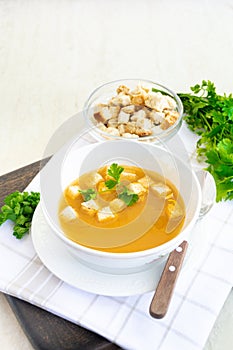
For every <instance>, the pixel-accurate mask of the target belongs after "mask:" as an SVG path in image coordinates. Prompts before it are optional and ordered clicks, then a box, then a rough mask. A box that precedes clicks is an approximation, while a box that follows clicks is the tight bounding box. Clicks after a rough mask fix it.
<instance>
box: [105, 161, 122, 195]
mask: <svg viewBox="0 0 233 350" xmlns="http://www.w3.org/2000/svg"><path fill="white" fill-rule="evenodd" d="M123 170H124V168H123V167H121V166H119V165H118V164H116V163H113V164H111V166H110V167H109V169H108V175H109V176H111V177H113V179H114V180H112V179H110V180H107V181H105V185H106V186H107V187H108V188H109V189H112V188H114V187H115V186H116V185H117V184H119V182H120V175H121V173H122V171H123Z"/></svg>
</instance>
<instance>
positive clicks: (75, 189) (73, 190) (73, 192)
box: [67, 185, 81, 199]
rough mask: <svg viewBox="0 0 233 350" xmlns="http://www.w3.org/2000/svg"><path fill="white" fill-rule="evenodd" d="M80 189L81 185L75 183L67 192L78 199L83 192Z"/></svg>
mask: <svg viewBox="0 0 233 350" xmlns="http://www.w3.org/2000/svg"><path fill="white" fill-rule="evenodd" d="M79 190H80V187H79V186H77V185H73V186H69V187H68V189H67V193H68V195H69V196H70V197H71V198H72V199H76V198H78V197H80V196H81V193H80V192H79Z"/></svg>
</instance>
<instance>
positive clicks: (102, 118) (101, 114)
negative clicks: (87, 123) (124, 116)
mask: <svg viewBox="0 0 233 350" xmlns="http://www.w3.org/2000/svg"><path fill="white" fill-rule="evenodd" d="M111 116H112V115H111V111H110V109H109V108H108V106H106V105H104V104H99V105H97V106H96V108H95V113H94V118H95V120H96V121H97V122H101V123H106V121H107V120H109V119H110V118H111Z"/></svg>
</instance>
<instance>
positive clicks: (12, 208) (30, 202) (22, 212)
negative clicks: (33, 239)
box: [0, 191, 40, 239]
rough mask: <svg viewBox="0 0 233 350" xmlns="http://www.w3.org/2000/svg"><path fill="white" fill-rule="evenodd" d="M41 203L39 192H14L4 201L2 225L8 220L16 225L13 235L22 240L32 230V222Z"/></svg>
mask: <svg viewBox="0 0 233 350" xmlns="http://www.w3.org/2000/svg"><path fill="white" fill-rule="evenodd" d="M39 201H40V193H39V192H30V193H28V192H22V193H21V192H19V191H16V192H13V193H11V194H9V195H8V196H7V197H6V198H5V199H4V203H5V204H4V205H3V206H2V208H1V211H0V225H2V224H3V223H4V222H5V221H6V220H11V221H13V222H14V223H15V225H14V228H13V235H14V236H15V237H16V238H17V239H21V238H22V237H23V236H24V235H25V234H26V233H27V232H28V231H29V229H30V227H31V221H32V217H33V214H34V211H35V209H36V207H37V204H38V203H39Z"/></svg>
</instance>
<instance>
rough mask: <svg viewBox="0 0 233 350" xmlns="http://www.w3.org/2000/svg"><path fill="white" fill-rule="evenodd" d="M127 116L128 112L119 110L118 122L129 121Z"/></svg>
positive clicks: (124, 122) (125, 122)
mask: <svg viewBox="0 0 233 350" xmlns="http://www.w3.org/2000/svg"><path fill="white" fill-rule="evenodd" d="M129 117H130V115H129V114H128V113H125V112H123V111H122V110H121V111H120V113H119V115H118V123H119V124H127V123H128V121H129Z"/></svg>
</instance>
